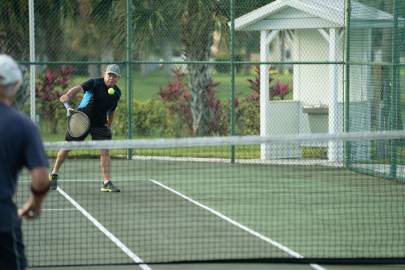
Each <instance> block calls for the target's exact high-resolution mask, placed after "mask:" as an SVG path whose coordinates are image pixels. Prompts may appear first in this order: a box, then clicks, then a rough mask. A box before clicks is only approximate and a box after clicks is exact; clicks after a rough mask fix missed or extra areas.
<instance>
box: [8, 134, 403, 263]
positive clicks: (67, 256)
mask: <svg viewBox="0 0 405 270" xmlns="http://www.w3.org/2000/svg"><path fill="white" fill-rule="evenodd" d="M356 138H357V137H356ZM243 139H244V138H238V141H235V140H228V141H226V140H225V141H221V142H218V140H217V141H215V140H210V138H208V139H205V141H201V140H200V141H198V139H197V140H196V141H197V145H193V146H191V144H190V142H187V143H184V141H181V140H180V143H177V144H173V145H172V144H171V143H172V141H170V140H169V141H168V142H163V143H162V144H160V143H161V142H156V141H146V144H145V145H138V142H135V141H132V142H128V141H119V142H106V144H104V145H103V144H102V143H101V144H98V145H97V146H96V145H94V144H92V143H93V142H86V143H83V144H75V145H73V146H72V145H63V146H64V147H65V148H69V147H71V148H72V149H73V148H74V149H75V151H73V152H71V157H70V158H69V159H67V160H66V162H65V164H64V166H63V167H62V169H61V171H60V175H59V181H58V184H59V185H58V189H57V190H56V191H52V192H51V193H50V194H49V196H48V198H47V201H46V203H45V205H44V209H43V213H42V216H41V218H40V219H38V220H36V221H34V222H24V236H25V242H26V246H27V249H26V252H27V256H28V259H29V264H30V266H31V267H50V266H91V265H92V266H95V267H97V266H102V265H104V266H105V267H106V266H108V265H121V264H122V265H127V264H137V266H136V267H137V268H131V269H138V268H141V269H152V268H153V269H170V265H160V264H159V263H176V262H190V263H195V265H194V267H198V266H199V264H201V263H204V262H226V263H232V262H238V261H251V262H252V263H254V262H263V261H267V262H272V261H273V262H278V261H283V262H286V263H288V262H290V263H293V262H294V263H296V262H300V261H301V262H302V263H306V264H304V265H289V266H288V265H276V266H275V268H274V269H311V268H312V269H324V268H323V266H320V265H318V262H319V264H321V263H322V262H324V263H325V264H327V260H331V261H334V262H338V263H339V262H340V263H344V262H346V263H347V262H356V260H357V262H359V260H364V261H367V262H370V261H373V260H377V259H381V260H386V262H387V263H393V262H397V263H399V262H401V260H404V258H405V222H404V221H405V211H404V209H405V183H404V181H403V179H402V178H401V176H400V175H398V176H397V177H395V178H387V177H385V178H383V177H378V176H375V174H374V175H367V174H364V172H363V171H362V173H359V172H357V170H354V169H353V168H349V167H348V166H345V158H344V155H343V156H342V159H341V160H335V161H330V160H328V159H327V158H325V157H322V156H320V157H319V158H314V157H311V158H308V157H306V156H305V155H307V154H305V153H307V152H308V151H313V152H317V153H318V152H319V153H322V149H323V148H324V147H325V145H327V144H328V142H327V141H326V144H325V140H319V138H318V139H312V141H302V140H298V141H297V140H296V141H291V142H283V143H282V144H281V143H280V142H277V141H269V142H266V144H268V145H273V146H277V147H278V148H276V150H277V149H278V151H291V147H292V146H293V147H295V148H296V149H301V151H302V153H303V154H302V156H301V157H300V158H294V159H292V158H283V159H280V158H279V159H268V160H262V159H260V144H262V145H264V142H263V141H258V142H256V143H253V142H252V140H251V138H249V139H248V140H243ZM245 139H246V138H245ZM352 139H353V140H354V139H355V138H352ZM378 139H379V140H378V141H381V138H379V137H378ZM376 141H377V139H376V138H375V137H372V136H371V137H368V138H366V137H365V138H363V139H362V141H361V146H362V147H364V146H366V147H367V149H366V148H364V149H363V150H364V151H361V152H362V153H365V151H366V150H367V151H369V153H368V159H366V158H364V159H363V160H360V159H359V158H357V159H356V164H357V166H358V168H365V165H367V166H370V164H374V166H376V167H378V168H380V167H383V166H387V165H388V166H389V163H387V162H385V163H384V164H380V163H378V164H377V163H375V162H374V163H373V162H372V159H373V157H374V155H375V153H374V152H373V150H372V148H373V146H374V145H375V143H374V142H376ZM387 141H388V139H387ZM389 141H390V142H392V140H389ZM334 142H335V143H337V145H340V147H344V145H345V144H346V143H348V139H347V138H346V137H345V139H344V140H342V141H339V142H338V141H336V140H335V141H334ZM365 142H367V143H365ZM140 143H145V142H143V141H141V142H140ZM191 143H193V142H191ZM230 145H235V148H234V149H235V159H234V160H232V158H231V159H230V158H227V156H229V154H230V153H231V150H232V147H231V146H230ZM353 145H354V142H353ZM60 146H62V144H55V143H54V144H47V149H48V150H47V151H48V155H49V158H50V163H51V165H53V162H54V157H55V156H56V151H55V149H58V147H60ZM297 147H298V148H297ZM98 148H103V149H110V153H111V156H112V177H111V179H112V181H113V182H114V184H115V185H117V186H118V187H119V188H120V189H121V192H119V193H106V192H100V187H101V183H102V181H101V179H102V178H101V174H100V168H99V166H100V162H99V159H98V153H99V149H98ZM366 156H367V155H366ZM397 156H400V153H398V155H397ZM379 162H380V161H379ZM378 168H377V169H376V170H375V171H378ZM400 168H401V165H400V163H398V164H397V167H396V171H400ZM20 180H21V181H20V185H19V191H18V195H17V196H16V201H17V202H18V204H19V205H21V203H22V202H23V201H24V200H25V199H26V198H27V197H28V196H29V185H30V183H29V178H28V175H27V174H26V173H25V174H23V175H22V176H21V177H20ZM306 260H307V261H306ZM156 263H157V264H156ZM310 263H311V264H310ZM177 266H178V265H177ZM182 266H183V265H180V266H178V268H176V266H175V265H172V267H175V268H176V269H181V267H182ZM217 266H218V267H219V268H212V269H221V267H226V265H222V266H220V265H212V264H208V265H205V267H206V268H204V269H210V268H209V267H217ZM132 267H133V266H132ZM192 267H193V266H190V265H188V267H187V268H184V269H193V268H192ZM257 267H259V268H257V269H261V268H260V267H263V265H257ZM283 267H286V268H283ZM289 267H290V268H289ZM394 267H395V266H391V267H390V268H387V269H395V268H394ZM231 268H233V269H235V268H234V267H231ZM88 269H90V268H88ZM100 269H101V268H100ZM107 269H108V268H107ZM115 269H120V268H117V267H115ZM128 269H129V268H128ZM173 269H174V268H173ZM196 269H198V268H196ZM224 269H226V268H224ZM252 269H255V268H252ZM328 269H340V268H333V267H330V268H328ZM342 269H345V268H342ZM359 269H360V268H359ZM370 269H371V268H370ZM379 269H384V268H379Z"/></svg>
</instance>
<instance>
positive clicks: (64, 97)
mask: <svg viewBox="0 0 405 270" xmlns="http://www.w3.org/2000/svg"><path fill="white" fill-rule="evenodd" d="M69 100H70V99H69V96H68V95H67V94H64V95H61V96H60V98H59V101H60V102H62V103H65V102H68V101H69Z"/></svg>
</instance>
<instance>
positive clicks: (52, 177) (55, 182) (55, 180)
mask: <svg viewBox="0 0 405 270" xmlns="http://www.w3.org/2000/svg"><path fill="white" fill-rule="evenodd" d="M49 181H50V182H51V183H50V186H49V188H50V190H56V188H57V187H58V175H57V174H56V173H51V174H50V175H49Z"/></svg>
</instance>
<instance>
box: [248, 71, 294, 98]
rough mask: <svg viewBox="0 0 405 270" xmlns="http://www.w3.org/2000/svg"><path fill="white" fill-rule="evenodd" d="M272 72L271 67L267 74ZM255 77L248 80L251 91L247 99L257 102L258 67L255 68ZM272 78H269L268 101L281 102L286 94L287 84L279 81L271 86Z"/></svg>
mask: <svg viewBox="0 0 405 270" xmlns="http://www.w3.org/2000/svg"><path fill="white" fill-rule="evenodd" d="M271 70H272V67H270V68H269V73H270V71H271ZM255 73H256V77H255V79H254V80H252V79H248V82H249V87H250V89H251V90H252V91H251V94H250V96H249V97H248V98H249V99H251V100H253V101H256V102H259V100H260V67H259V66H256V67H255ZM273 81H274V78H273V77H271V76H269V91H270V100H275V99H281V100H283V99H284V98H285V97H286V95H287V94H288V90H289V89H288V84H283V83H281V82H280V81H279V80H277V81H276V83H275V84H272V82H273Z"/></svg>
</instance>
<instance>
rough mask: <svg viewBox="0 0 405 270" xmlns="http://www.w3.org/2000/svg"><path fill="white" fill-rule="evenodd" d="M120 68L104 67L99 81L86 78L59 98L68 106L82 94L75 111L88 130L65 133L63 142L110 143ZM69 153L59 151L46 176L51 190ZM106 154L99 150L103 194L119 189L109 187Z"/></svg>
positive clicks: (108, 159) (55, 184)
mask: <svg viewBox="0 0 405 270" xmlns="http://www.w3.org/2000/svg"><path fill="white" fill-rule="evenodd" d="M120 77H121V75H120V68H119V66H118V65H115V64H114V65H108V66H107V69H106V71H105V73H104V77H103V78H96V79H90V80H88V81H86V82H84V83H83V84H81V85H78V86H75V87H73V88H71V89H70V90H68V91H67V92H66V93H65V94H64V95H62V96H61V97H60V98H59V100H60V102H62V103H64V104H65V106H68V104H69V102H70V101H71V100H73V99H74V98H75V96H76V95H77V94H78V93H79V92H81V91H83V92H84V95H83V98H82V100H81V102H80V104H79V107H78V108H77V110H78V111H80V112H83V113H85V114H86V115H87V116H88V118H89V120H90V127H89V128H88V129H87V131H86V132H85V133H84V134H83V135H81V136H79V137H74V136H72V133H71V132H66V135H65V140H66V141H83V140H84V139H85V138H86V137H87V136H88V135H89V134H90V135H91V138H92V139H93V140H111V139H112V133H111V125H112V122H113V118H114V112H115V109H116V108H117V105H118V102H119V100H120V97H121V90H120V89H119V88H118V86H117V82H118V80H119V79H120ZM68 153H69V150H65V149H61V150H59V152H58V155H57V157H56V161H55V164H54V166H53V169H52V172H51V174H50V175H49V180H50V182H51V190H55V189H56V188H57V181H58V172H59V169H60V167H61V166H62V164H63V162H64V161H65V158H66V157H67V155H68ZM110 164H111V162H110V155H109V152H108V150H107V149H102V150H100V167H101V174H102V176H103V179H104V181H103V185H102V186H101V189H100V190H101V191H103V192H120V189H119V188H117V187H116V186H114V185H113V183H112V182H111V179H110Z"/></svg>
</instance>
